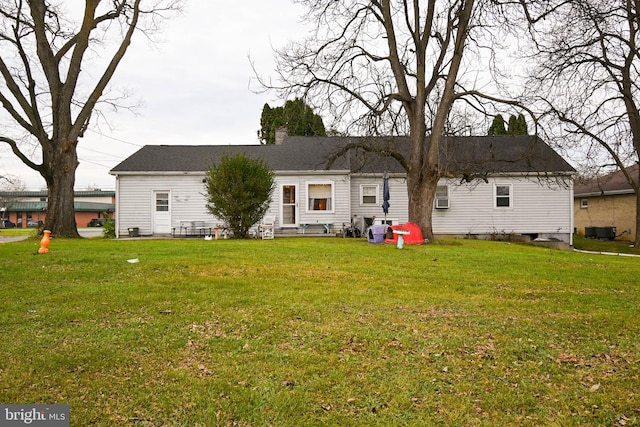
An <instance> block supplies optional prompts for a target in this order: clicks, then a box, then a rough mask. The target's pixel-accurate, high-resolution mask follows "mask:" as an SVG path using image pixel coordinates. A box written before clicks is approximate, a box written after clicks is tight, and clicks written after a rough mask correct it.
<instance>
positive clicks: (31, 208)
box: [0, 190, 116, 228]
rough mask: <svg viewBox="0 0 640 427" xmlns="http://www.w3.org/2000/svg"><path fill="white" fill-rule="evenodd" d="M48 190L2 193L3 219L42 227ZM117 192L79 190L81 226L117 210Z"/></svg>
mask: <svg viewBox="0 0 640 427" xmlns="http://www.w3.org/2000/svg"><path fill="white" fill-rule="evenodd" d="M47 196H48V192H47V191H4V192H0V209H1V210H2V214H4V216H3V218H4V219H8V220H9V221H11V222H12V223H14V224H16V226H17V227H18V228H27V227H38V226H40V225H42V224H43V223H44V220H45V218H46V217H47ZM115 196H116V193H115V191H101V190H95V191H76V192H74V199H75V200H74V209H75V215H76V223H77V224H78V227H86V226H87V224H88V223H89V222H90V221H91V220H92V219H93V218H103V217H104V215H105V213H108V214H110V215H112V214H113V213H114V211H115Z"/></svg>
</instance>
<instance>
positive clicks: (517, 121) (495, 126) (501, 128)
mask: <svg viewBox="0 0 640 427" xmlns="http://www.w3.org/2000/svg"><path fill="white" fill-rule="evenodd" d="M528 134H529V130H528V129H527V120H526V119H525V118H524V115H522V114H519V115H518V116H515V115H513V114H512V115H511V116H510V117H509V123H508V126H507V125H506V124H505V121H504V117H502V114H498V115H497V116H495V117H494V118H493V122H491V126H489V130H488V131H487V135H489V136H499V135H528Z"/></svg>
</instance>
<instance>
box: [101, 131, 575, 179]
mask: <svg viewBox="0 0 640 427" xmlns="http://www.w3.org/2000/svg"><path fill="white" fill-rule="evenodd" d="M358 144H369V145H370V146H374V147H378V148H383V147H386V146H389V144H392V145H393V146H394V147H395V149H396V150H397V151H399V152H401V153H403V154H404V155H405V157H407V158H408V152H409V138H408V137H288V138H286V139H285V140H284V142H283V143H282V144H281V145H233V146H221V145H146V146H144V147H142V148H141V149H140V150H139V151H137V152H136V153H134V154H133V155H131V156H130V157H129V158H127V159H125V160H124V161H123V162H121V163H120V164H118V165H117V166H116V167H114V168H113V169H112V170H111V172H110V173H112V174H118V173H136V172H203V171H206V170H207V169H208V168H209V167H210V166H211V165H212V164H214V162H215V161H216V160H217V159H218V158H219V157H220V156H221V155H223V154H234V153H237V152H243V153H244V154H245V155H247V156H249V157H251V158H261V159H264V160H265V161H266V162H267V164H268V165H269V166H270V167H271V168H272V169H273V170H275V171H310V170H312V171H319V170H325V169H327V165H328V163H329V159H331V158H332V156H333V155H335V153H337V152H339V151H340V150H341V149H344V148H345V147H346V146H349V145H351V146H355V145H358ZM440 167H441V168H442V169H443V170H447V171H449V172H450V173H451V174H452V175H456V176H457V175H462V174H480V175H483V174H484V175H486V174H489V173H507V172H511V173H513V172H516V173H540V172H543V173H573V172H575V169H574V168H573V167H571V165H569V164H568V163H567V162H566V161H565V160H564V159H563V158H562V157H561V156H559V155H558V154H557V153H556V152H555V151H554V150H553V149H551V147H549V146H548V145H547V144H545V143H544V142H543V141H542V140H541V139H540V138H538V137H534V136H492V137H448V138H445V141H444V143H443V144H442V148H441V153H440ZM328 170H331V171H350V172H362V173H382V172H391V173H394V172H397V173H401V172H404V170H403V169H402V167H401V166H400V164H399V163H398V162H396V161H395V160H394V159H392V158H390V157H386V156H380V155H379V154H377V153H374V152H366V151H363V150H358V149H356V150H352V151H350V152H349V154H347V155H345V156H340V157H338V158H337V159H336V160H335V161H334V162H332V163H331V166H330V167H329V169H328Z"/></svg>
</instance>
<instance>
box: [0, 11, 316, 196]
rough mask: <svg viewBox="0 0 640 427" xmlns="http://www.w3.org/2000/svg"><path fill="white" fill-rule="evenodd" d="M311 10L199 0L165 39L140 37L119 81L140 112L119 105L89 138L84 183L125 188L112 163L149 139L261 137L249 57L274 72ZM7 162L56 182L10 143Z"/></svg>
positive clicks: (84, 145) (6, 168)
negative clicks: (277, 56) (279, 54)
mask: <svg viewBox="0 0 640 427" xmlns="http://www.w3.org/2000/svg"><path fill="white" fill-rule="evenodd" d="M303 12H304V10H303V9H302V8H300V7H299V6H297V5H294V4H293V3H291V0H269V1H264V0H244V1H221V0H189V1H188V4H187V6H186V9H185V10H184V13H183V14H182V15H179V16H177V17H174V18H172V19H171V20H170V21H166V22H165V24H164V27H163V28H164V30H163V33H162V34H160V35H159V38H160V39H161V40H162V41H161V42H160V43H156V44H155V45H151V44H150V43H149V42H148V41H147V40H146V39H145V38H144V37H140V36H138V37H135V38H134V41H133V43H132V45H131V47H130V48H129V50H128V52H127V54H126V56H125V58H124V60H123V62H122V63H121V64H120V67H119V68H118V70H117V71H116V74H115V76H114V78H113V80H112V85H114V86H117V87H125V88H128V89H129V90H131V91H133V92H134V95H133V99H138V98H139V99H140V100H141V101H142V103H143V105H142V107H141V108H139V109H138V115H134V114H132V113H130V112H128V111H126V110H124V111H120V112H118V113H117V114H116V113H109V115H108V118H109V124H110V126H111V129H110V128H109V127H108V126H105V125H101V126H100V127H99V128H95V127H94V128H93V129H92V130H90V131H88V132H87V133H86V134H85V137H84V138H83V139H81V140H80V144H79V148H78V154H79V157H80V166H79V168H78V170H77V174H76V190H84V189H87V188H88V187H94V186H95V187H98V188H102V189H104V190H113V189H115V178H114V177H112V176H111V175H109V174H108V172H109V170H110V169H111V168H113V167H114V166H115V165H117V164H118V163H120V162H121V161H122V160H124V159H125V158H126V157H128V156H129V155H131V154H132V153H134V152H135V151H137V150H138V149H139V148H140V147H142V146H143V145H147V144H153V145H155V144H193V145H202V144H215V145H228V144H256V143H258V140H257V136H256V132H257V130H258V129H259V127H260V114H261V112H262V107H263V105H264V104H265V102H268V103H269V104H270V105H271V106H278V105H282V103H283V100H278V99H276V98H275V94H273V93H271V94H260V95H259V94H256V93H254V91H252V89H251V88H252V87H253V88H254V89H257V85H256V84H255V83H253V84H251V85H250V80H251V79H252V77H253V71H252V68H251V64H250V61H249V56H251V59H252V60H253V62H254V63H255V65H256V68H257V69H258V71H259V72H260V73H261V74H262V75H271V76H274V73H273V68H274V62H273V48H274V47H276V48H280V47H283V46H285V45H286V43H287V42H288V41H289V40H292V39H296V38H300V37H301V36H304V35H306V29H305V27H304V25H303V24H302V23H301V22H300V18H301V15H302V13H303ZM0 171H3V172H5V173H10V174H13V175H17V176H18V177H19V178H20V179H21V180H22V182H23V183H24V185H25V186H26V188H27V189H29V190H39V189H44V188H46V186H45V182H44V180H43V179H42V178H41V177H40V175H39V174H37V173H35V172H33V171H31V170H30V169H28V168H26V167H25V166H22V165H21V163H20V162H19V160H17V158H15V157H13V155H12V154H10V153H9V152H8V151H7V150H6V149H3V150H2V151H1V152H0Z"/></svg>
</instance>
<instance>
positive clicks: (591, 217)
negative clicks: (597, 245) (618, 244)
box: [574, 164, 639, 241]
mask: <svg viewBox="0 0 640 427" xmlns="http://www.w3.org/2000/svg"><path fill="white" fill-rule="evenodd" d="M627 172H628V173H629V174H630V176H632V177H633V179H634V181H635V182H638V174H639V168H638V165H637V164H636V165H634V166H631V167H629V168H627ZM574 193H575V201H574V217H575V225H576V231H577V233H578V234H582V235H590V234H591V232H590V230H589V229H590V228H593V227H599V228H602V227H615V236H616V238H617V239H621V240H630V241H635V238H636V194H635V192H634V191H633V188H632V187H631V185H630V184H629V182H628V181H627V178H626V177H625V175H624V173H623V172H622V171H616V172H613V173H610V174H607V175H604V176H601V177H597V178H594V179H591V180H588V181H584V182H576V184H575V191H574ZM590 237H592V236H590ZM596 237H597V236H596Z"/></svg>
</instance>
